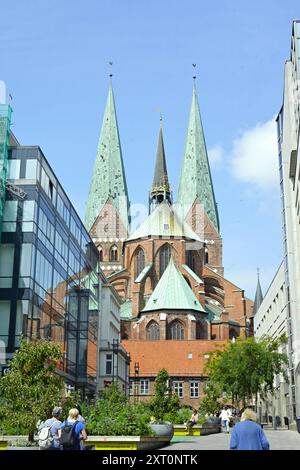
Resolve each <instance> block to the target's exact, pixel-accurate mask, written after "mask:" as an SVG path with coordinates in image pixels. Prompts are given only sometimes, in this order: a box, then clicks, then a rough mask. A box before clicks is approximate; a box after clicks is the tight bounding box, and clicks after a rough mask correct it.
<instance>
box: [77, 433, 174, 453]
mask: <svg viewBox="0 0 300 470" xmlns="http://www.w3.org/2000/svg"><path fill="white" fill-rule="evenodd" d="M169 443H170V439H169V437H167V436H154V437H152V436H149V437H148V436H147V437H143V436H89V437H88V439H87V440H86V441H85V442H84V445H85V446H93V447H94V449H95V450H155V449H160V448H162V447H165V446H167V445H168V444H169Z"/></svg>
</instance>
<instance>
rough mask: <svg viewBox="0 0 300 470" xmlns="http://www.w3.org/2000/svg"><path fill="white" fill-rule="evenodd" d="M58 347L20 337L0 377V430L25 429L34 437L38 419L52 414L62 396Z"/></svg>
mask: <svg viewBox="0 0 300 470" xmlns="http://www.w3.org/2000/svg"><path fill="white" fill-rule="evenodd" d="M60 358H61V352H60V348H59V346H58V345H57V344H55V343H53V342H50V341H48V340H40V341H36V342H30V343H28V342H26V341H25V340H22V341H21V344H20V349H19V351H18V352H17V353H15V355H14V356H13V359H12V361H11V362H10V371H9V372H8V373H7V374H6V375H5V376H4V377H2V378H1V379H0V396H1V403H0V416H1V430H2V432H5V431H9V432H12V431H13V432H14V433H15V432H17V433H23V432H24V433H27V434H28V435H29V440H32V439H33V434H34V431H35V428H36V423H37V421H38V420H39V419H40V420H45V419H47V418H49V416H50V415H51V411H52V408H53V407H54V406H56V405H57V404H58V402H59V401H60V398H61V389H62V380H61V379H60V377H59V376H58V374H57V373H56V372H55V368H56V365H57V363H58V361H59V360H60Z"/></svg>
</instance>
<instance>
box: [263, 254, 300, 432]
mask: <svg viewBox="0 0 300 470" xmlns="http://www.w3.org/2000/svg"><path fill="white" fill-rule="evenodd" d="M286 295H287V292H286V285H285V265H284V263H283V262H282V264H281V265H280V267H279V269H278V271H277V273H276V275H275V277H274V279H273V281H272V283H271V285H270V287H269V289H268V291H267V292H266V295H265V297H264V299H263V301H262V303H261V305H260V307H259V309H258V311H257V312H256V314H255V316H254V335H255V337H256V338H261V337H264V336H269V337H272V338H274V339H275V338H278V337H280V336H281V335H283V334H286V335H287V302H286ZM280 352H282V353H284V354H287V352H288V351H287V345H284V346H282V347H281V350H280ZM274 382H275V383H274V385H275V394H274V396H273V397H271V396H268V398H267V399H266V400H265V401H263V400H262V399H259V400H258V403H257V412H258V416H259V419H260V421H261V422H269V423H271V422H272V423H273V424H274V423H275V422H276V424H277V426H280V425H284V423H285V417H287V418H288V419H289V422H290V421H291V420H292V409H291V408H292V407H291V400H290V397H291V393H290V387H289V384H288V383H286V381H285V380H284V377H283V376H282V375H278V376H277V377H275V378H274ZM278 418H279V419H278Z"/></svg>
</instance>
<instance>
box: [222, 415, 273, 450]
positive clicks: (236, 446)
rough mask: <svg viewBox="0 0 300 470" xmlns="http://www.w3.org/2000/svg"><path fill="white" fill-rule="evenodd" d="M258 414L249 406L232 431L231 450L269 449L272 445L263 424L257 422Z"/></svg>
mask: <svg viewBox="0 0 300 470" xmlns="http://www.w3.org/2000/svg"><path fill="white" fill-rule="evenodd" d="M256 421H257V416H256V414H255V413H254V411H253V410H251V409H250V408H247V409H246V410H245V411H244V413H243V414H242V417H241V421H240V423H237V424H236V425H235V426H234V428H233V431H232V433H231V439H230V449H231V450H269V448H270V445H269V442H268V440H267V438H266V435H265V433H264V431H263V430H262V428H261V426H260V425H259V424H257V422H256Z"/></svg>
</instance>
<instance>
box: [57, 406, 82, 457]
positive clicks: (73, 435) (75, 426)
mask: <svg viewBox="0 0 300 470" xmlns="http://www.w3.org/2000/svg"><path fill="white" fill-rule="evenodd" d="M78 416H79V411H78V410H77V408H72V409H71V410H70V411H69V417H68V419H67V421H64V422H63V423H62V425H61V427H60V430H59V438H60V440H61V445H62V448H63V450H81V449H82V448H81V445H80V442H81V441H82V440H83V441H85V440H86V439H87V434H86V430H85V425H84V423H83V422H82V421H78Z"/></svg>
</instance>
